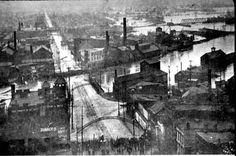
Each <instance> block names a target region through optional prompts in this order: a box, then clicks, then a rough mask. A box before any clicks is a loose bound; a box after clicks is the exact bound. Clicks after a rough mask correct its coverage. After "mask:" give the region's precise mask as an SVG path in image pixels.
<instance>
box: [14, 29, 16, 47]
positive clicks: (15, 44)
mask: <svg viewBox="0 0 236 156" xmlns="http://www.w3.org/2000/svg"><path fill="white" fill-rule="evenodd" d="M14 48H15V50H16V31H14Z"/></svg>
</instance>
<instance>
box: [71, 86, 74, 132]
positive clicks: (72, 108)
mask: <svg viewBox="0 0 236 156" xmlns="http://www.w3.org/2000/svg"><path fill="white" fill-rule="evenodd" d="M71 95H72V96H71V122H72V123H71V126H72V127H71V128H72V130H73V129H74V120H73V118H74V116H73V114H74V113H73V112H74V88H73V86H72V93H71Z"/></svg>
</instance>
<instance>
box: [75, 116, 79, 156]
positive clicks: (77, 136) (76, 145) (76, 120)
mask: <svg viewBox="0 0 236 156" xmlns="http://www.w3.org/2000/svg"><path fill="white" fill-rule="evenodd" d="M77 122H78V115H76V148H75V151H76V154H77V150H78V142H79V140H78V125H77Z"/></svg>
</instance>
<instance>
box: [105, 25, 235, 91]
mask: <svg viewBox="0 0 236 156" xmlns="http://www.w3.org/2000/svg"><path fill="white" fill-rule="evenodd" d="M232 27H233V26H232ZM213 46H214V47H215V48H216V50H218V49H221V50H223V51H224V52H225V53H226V54H228V53H231V52H234V50H235V36H234V35H228V36H225V37H220V38H216V39H213V40H210V41H207V42H204V43H201V44H196V45H194V46H193V49H192V50H189V51H184V52H178V51H174V52H172V53H169V54H167V55H165V56H164V57H163V58H161V60H160V61H161V70H163V71H165V72H167V73H168V66H170V84H171V85H175V81H174V75H175V74H176V73H177V72H178V71H180V64H181V62H182V70H185V69H187V68H188V67H189V66H190V61H191V65H192V66H199V65H200V57H201V56H202V55H204V54H205V53H207V52H210V51H211V48H212V47H213ZM139 68H140V66H139V64H138V63H133V64H131V65H130V66H129V67H128V68H126V74H129V73H130V74H131V73H136V72H139ZM119 74H120V75H123V73H122V72H121V73H118V75H119ZM168 76H169V75H168ZM231 76H233V65H229V66H228V68H227V69H226V71H225V72H224V73H223V74H222V77H221V78H222V79H225V80H228V79H229V78H230V77H231ZM219 79H220V78H218V79H217V80H219ZM212 81H213V83H212V87H213V88H215V83H214V81H215V80H212ZM113 82H114V72H113V71H111V72H106V73H103V74H102V87H103V89H104V90H105V91H109V92H111V91H112V90H113V89H112V88H113Z"/></svg>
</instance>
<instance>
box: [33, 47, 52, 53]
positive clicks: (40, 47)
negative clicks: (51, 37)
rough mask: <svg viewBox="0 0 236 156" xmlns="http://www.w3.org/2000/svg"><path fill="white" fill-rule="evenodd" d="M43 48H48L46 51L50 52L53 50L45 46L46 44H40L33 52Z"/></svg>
mask: <svg viewBox="0 0 236 156" xmlns="http://www.w3.org/2000/svg"><path fill="white" fill-rule="evenodd" d="M41 49H44V50H46V51H48V52H50V53H51V50H50V49H48V48H47V47H46V46H44V45H40V46H39V47H37V48H36V49H35V50H34V51H33V53H35V52H37V51H39V50H41Z"/></svg>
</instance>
